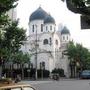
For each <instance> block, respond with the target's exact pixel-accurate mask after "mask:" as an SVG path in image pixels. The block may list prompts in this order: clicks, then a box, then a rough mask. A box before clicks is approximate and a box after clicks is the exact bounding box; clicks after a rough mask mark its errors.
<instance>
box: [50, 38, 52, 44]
mask: <svg viewBox="0 0 90 90" xmlns="http://www.w3.org/2000/svg"><path fill="white" fill-rule="evenodd" d="M51 44H52V39H51V37H50V45H51Z"/></svg>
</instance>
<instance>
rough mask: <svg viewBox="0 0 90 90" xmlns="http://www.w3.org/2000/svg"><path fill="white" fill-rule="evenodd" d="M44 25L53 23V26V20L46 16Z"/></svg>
mask: <svg viewBox="0 0 90 90" xmlns="http://www.w3.org/2000/svg"><path fill="white" fill-rule="evenodd" d="M44 23H53V24H55V20H54V18H53V17H52V16H51V15H48V16H47V17H46V18H45V20H44Z"/></svg>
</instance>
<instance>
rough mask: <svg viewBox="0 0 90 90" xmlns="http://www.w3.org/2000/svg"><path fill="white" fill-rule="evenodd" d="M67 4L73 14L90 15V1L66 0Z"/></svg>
mask: <svg viewBox="0 0 90 90" xmlns="http://www.w3.org/2000/svg"><path fill="white" fill-rule="evenodd" d="M63 1H65V0H63ZM66 4H67V8H68V9H69V10H71V11H72V12H75V13H80V14H85V15H90V0H66Z"/></svg>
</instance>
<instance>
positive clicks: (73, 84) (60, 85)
mask: <svg viewBox="0 0 90 90" xmlns="http://www.w3.org/2000/svg"><path fill="white" fill-rule="evenodd" d="M24 83H30V84H32V85H33V86H34V87H35V88H36V90H90V80H60V81H24Z"/></svg>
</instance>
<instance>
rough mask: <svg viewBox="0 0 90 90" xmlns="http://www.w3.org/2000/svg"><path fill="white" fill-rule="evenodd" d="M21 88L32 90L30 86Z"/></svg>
mask: <svg viewBox="0 0 90 90" xmlns="http://www.w3.org/2000/svg"><path fill="white" fill-rule="evenodd" d="M23 90H34V89H33V88H32V87H29V86H28V87H23Z"/></svg>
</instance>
